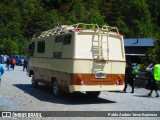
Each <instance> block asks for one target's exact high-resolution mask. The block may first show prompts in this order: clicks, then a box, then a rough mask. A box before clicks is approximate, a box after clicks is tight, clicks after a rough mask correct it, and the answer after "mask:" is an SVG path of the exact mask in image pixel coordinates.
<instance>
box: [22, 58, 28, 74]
mask: <svg viewBox="0 0 160 120" xmlns="http://www.w3.org/2000/svg"><path fill="white" fill-rule="evenodd" d="M27 64H28V59H27V58H26V59H24V64H23V71H24V69H26V70H27Z"/></svg>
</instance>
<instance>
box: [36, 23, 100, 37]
mask: <svg viewBox="0 0 160 120" xmlns="http://www.w3.org/2000/svg"><path fill="white" fill-rule="evenodd" d="M86 29H89V30H94V31H96V30H98V31H99V26H98V25H97V24H85V23H77V24H73V25H61V26H57V27H55V28H53V29H51V30H48V31H44V32H42V33H41V35H40V36H39V37H38V38H40V37H45V36H50V35H54V34H61V33H67V32H71V31H75V30H86Z"/></svg>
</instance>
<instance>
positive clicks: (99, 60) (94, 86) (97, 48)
mask: <svg viewBox="0 0 160 120" xmlns="http://www.w3.org/2000/svg"><path fill="white" fill-rule="evenodd" d="M125 61H126V60H125V51H124V40H123V35H121V34H120V33H119V31H118V29H117V28H116V27H110V26H106V25H104V26H102V27H99V26H98V25H97V24H84V23H78V24H74V25H63V26H62V25H61V26H59V27H56V28H54V29H52V30H49V31H44V32H42V33H41V35H40V36H39V37H37V38H33V39H32V41H31V42H30V44H29V64H28V70H27V73H28V75H29V76H30V77H32V85H33V87H36V86H37V85H38V83H43V84H46V85H49V86H52V90H53V94H54V95H55V96H59V95H60V94H61V91H65V92H69V93H73V92H86V95H88V96H91V97H98V95H99V94H100V92H101V91H122V90H123V88H124V75H125Z"/></svg>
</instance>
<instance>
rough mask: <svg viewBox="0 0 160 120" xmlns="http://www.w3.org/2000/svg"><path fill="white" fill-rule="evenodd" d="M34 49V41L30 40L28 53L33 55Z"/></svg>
mask: <svg viewBox="0 0 160 120" xmlns="http://www.w3.org/2000/svg"><path fill="white" fill-rule="evenodd" d="M34 49H35V42H32V43H31V44H29V55H30V56H33V55H34Z"/></svg>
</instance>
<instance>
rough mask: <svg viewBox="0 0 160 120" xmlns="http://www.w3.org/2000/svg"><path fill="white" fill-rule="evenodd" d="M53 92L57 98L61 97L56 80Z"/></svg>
mask: <svg viewBox="0 0 160 120" xmlns="http://www.w3.org/2000/svg"><path fill="white" fill-rule="evenodd" d="M52 91H53V95H54V96H55V97H59V95H60V91H59V87H58V82H57V81H56V80H55V81H54V82H53V86H52Z"/></svg>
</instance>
